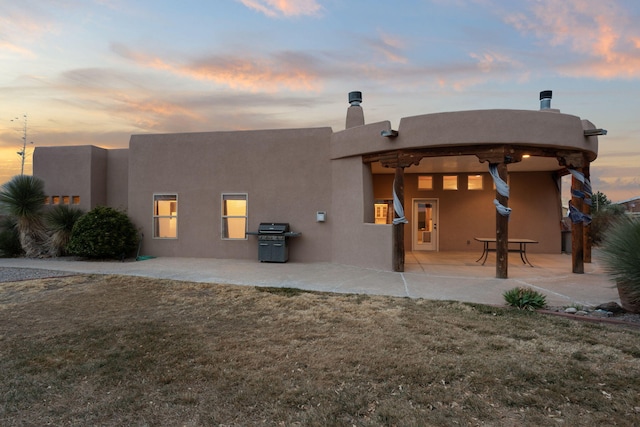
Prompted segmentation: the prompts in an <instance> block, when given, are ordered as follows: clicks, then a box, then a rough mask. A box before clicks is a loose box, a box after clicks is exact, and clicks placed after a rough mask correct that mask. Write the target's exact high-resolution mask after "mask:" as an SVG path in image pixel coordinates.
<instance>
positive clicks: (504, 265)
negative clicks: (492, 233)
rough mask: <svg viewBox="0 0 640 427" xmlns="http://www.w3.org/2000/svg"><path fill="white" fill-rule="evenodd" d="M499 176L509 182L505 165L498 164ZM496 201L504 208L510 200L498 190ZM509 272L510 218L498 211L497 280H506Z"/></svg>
mask: <svg viewBox="0 0 640 427" xmlns="http://www.w3.org/2000/svg"><path fill="white" fill-rule="evenodd" d="M497 166H498V175H499V176H500V179H502V180H503V181H504V182H508V181H507V180H508V177H509V176H508V175H509V174H508V171H507V165H506V164H505V163H498V164H497ZM496 200H498V202H499V203H500V204H501V205H503V206H504V207H508V206H509V198H508V197H505V196H503V195H501V194H500V193H498V191H497V190H496ZM508 270H509V217H508V216H502V215H500V213H499V212H498V211H497V210H496V278H498V279H506V278H507V277H508Z"/></svg>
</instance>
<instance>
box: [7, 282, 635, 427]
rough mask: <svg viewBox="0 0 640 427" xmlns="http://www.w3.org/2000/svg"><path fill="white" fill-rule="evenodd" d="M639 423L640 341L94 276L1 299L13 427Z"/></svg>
mask: <svg viewBox="0 0 640 427" xmlns="http://www.w3.org/2000/svg"><path fill="white" fill-rule="evenodd" d="M49 424H50V425H74V426H75V425H77V426H88V425H103V426H123V425H132V426H257V425H260V426H263V425H265V426H297V425H304V426H333V425H335V426H381V425H386V426H429V425H433V426H451V425H464V426H467V425H491V426H520V425H531V426H558V425H566V426H578V425H581V426H586V425H620V426H633V425H640V329H637V328H636V329H633V328H625V327H620V326H605V325H600V324H592V323H585V322H576V321H572V320H567V319H563V318H559V317H553V316H547V315H541V314H537V313H531V312H522V311H517V310H511V309H502V308H496V307H488V306H482V305H473V304H462V303H457V302H435V301H428V300H413V299H408V298H392V297H377V296H363V295H339V294H323V293H310V292H302V291H297V290H292V289H274V288H267V289H260V288H252V287H239V286H228V285H218V284H201V283H187V282H178V281H171V280H158V279H148V278H139V277H125V276H102V275H85V276H71V277H62V278H50V279H44V280H33V281H25V282H12V283H2V284H0V425H2V426H25V425H29V426H31V425H32V426H43V425H49Z"/></svg>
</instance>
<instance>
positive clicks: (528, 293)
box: [502, 288, 547, 311]
mask: <svg viewBox="0 0 640 427" xmlns="http://www.w3.org/2000/svg"><path fill="white" fill-rule="evenodd" d="M502 296H503V297H504V299H505V301H506V302H507V304H508V305H510V306H512V307H517V308H519V309H521V310H531V311H533V310H537V309H540V308H544V307H546V305H547V297H546V296H545V295H543V294H541V293H540V292H538V291H535V290H533V289H531V288H513V289H510V290H508V291H506V292H505V293H504V294H502Z"/></svg>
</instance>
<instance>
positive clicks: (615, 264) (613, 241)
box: [602, 217, 640, 313]
mask: <svg viewBox="0 0 640 427" xmlns="http://www.w3.org/2000/svg"><path fill="white" fill-rule="evenodd" d="M602 252H603V258H604V259H603V260H604V263H605V270H606V271H607V273H609V275H611V277H612V278H613V279H614V280H615V281H616V285H617V287H618V294H619V295H620V303H621V305H622V308H624V309H625V310H627V311H631V312H633V313H640V221H639V220H637V219H632V218H626V217H625V218H623V219H621V220H620V221H618V222H617V223H616V224H615V225H614V226H613V227H611V228H610V229H609V231H608V233H607V236H606V237H605V239H604V242H603V244H602Z"/></svg>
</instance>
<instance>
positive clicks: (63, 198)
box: [62, 196, 70, 205]
mask: <svg viewBox="0 0 640 427" xmlns="http://www.w3.org/2000/svg"><path fill="white" fill-rule="evenodd" d="M69 200H70V199H69V196H62V204H63V205H68V204H69Z"/></svg>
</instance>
